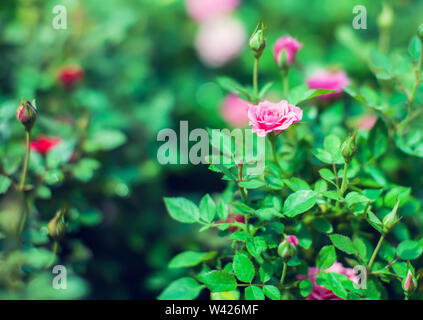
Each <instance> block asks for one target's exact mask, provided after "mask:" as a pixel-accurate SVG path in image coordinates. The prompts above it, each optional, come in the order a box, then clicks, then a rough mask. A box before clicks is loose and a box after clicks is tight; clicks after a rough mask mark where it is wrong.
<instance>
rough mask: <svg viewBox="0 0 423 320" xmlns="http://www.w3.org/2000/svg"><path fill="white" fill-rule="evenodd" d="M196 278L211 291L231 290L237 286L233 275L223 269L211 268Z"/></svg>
mask: <svg viewBox="0 0 423 320" xmlns="http://www.w3.org/2000/svg"><path fill="white" fill-rule="evenodd" d="M198 280H200V281H201V282H203V283H204V284H205V285H206V286H207V288H209V289H210V291H212V292H221V291H232V290H235V289H236V287H237V283H236V280H235V277H234V276H233V275H232V274H230V273H227V272H225V271H217V270H212V271H209V272H206V273H202V274H200V275H199V276H198Z"/></svg>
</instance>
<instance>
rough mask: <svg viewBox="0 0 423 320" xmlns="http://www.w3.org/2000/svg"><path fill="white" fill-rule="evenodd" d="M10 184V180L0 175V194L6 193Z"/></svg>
mask: <svg viewBox="0 0 423 320" xmlns="http://www.w3.org/2000/svg"><path fill="white" fill-rule="evenodd" d="M11 183H12V180H10V179H9V178H8V177H5V176H2V175H0V194H3V193H6V191H7V190H8V189H9V187H10V185H11Z"/></svg>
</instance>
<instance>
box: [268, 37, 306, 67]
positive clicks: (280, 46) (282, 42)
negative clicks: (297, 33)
mask: <svg viewBox="0 0 423 320" xmlns="http://www.w3.org/2000/svg"><path fill="white" fill-rule="evenodd" d="M302 46H303V44H302V43H300V42H298V41H297V40H295V39H294V38H292V37H290V36H284V37H281V38H279V39H278V40H277V41H276V43H275V45H274V47H273V51H274V55H275V61H276V64H278V65H279V64H280V61H279V60H280V58H281V53H282V51H283V50H285V52H286V59H287V62H288V64H293V63H294V60H295V55H296V53H297V51H298V50H300V49H301V47H302Z"/></svg>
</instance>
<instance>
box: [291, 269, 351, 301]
mask: <svg viewBox="0 0 423 320" xmlns="http://www.w3.org/2000/svg"><path fill="white" fill-rule="evenodd" d="M319 272H334V273H340V274H343V275H346V276H347V277H348V278H349V279H350V280H351V281H353V282H355V283H358V279H357V277H356V274H355V272H354V269H352V268H345V267H344V266H343V265H342V264H341V263H340V262H335V263H334V264H333V265H332V266H331V267H330V268H328V269H326V270H324V271H320V270H319V269H318V268H316V267H310V268H308V278H309V279H310V280H311V282H312V283H313V289H312V290H311V292H310V294H309V295H308V296H307V298H306V299H307V300H342V298H340V297H338V296H337V295H335V294H334V293H333V291H332V290H328V289H326V288H325V287H323V286H319V285H318V284H317V283H316V277H317V275H318V274H319ZM298 278H299V279H305V278H307V276H298Z"/></svg>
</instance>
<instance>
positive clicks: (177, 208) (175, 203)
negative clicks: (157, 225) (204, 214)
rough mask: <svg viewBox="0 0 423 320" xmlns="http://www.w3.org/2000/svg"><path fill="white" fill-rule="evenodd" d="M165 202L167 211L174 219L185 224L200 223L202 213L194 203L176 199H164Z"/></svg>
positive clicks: (180, 198)
mask: <svg viewBox="0 0 423 320" xmlns="http://www.w3.org/2000/svg"><path fill="white" fill-rule="evenodd" d="M164 202H165V205H166V209H167V211H168V212H169V214H170V216H171V217H172V218H173V219H175V220H177V221H179V222H183V223H195V222H197V221H198V218H199V216H200V212H199V210H198V208H197V206H196V205H195V204H194V203H193V202H192V201H190V200H188V199H185V198H182V197H176V198H164Z"/></svg>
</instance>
